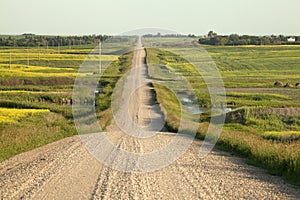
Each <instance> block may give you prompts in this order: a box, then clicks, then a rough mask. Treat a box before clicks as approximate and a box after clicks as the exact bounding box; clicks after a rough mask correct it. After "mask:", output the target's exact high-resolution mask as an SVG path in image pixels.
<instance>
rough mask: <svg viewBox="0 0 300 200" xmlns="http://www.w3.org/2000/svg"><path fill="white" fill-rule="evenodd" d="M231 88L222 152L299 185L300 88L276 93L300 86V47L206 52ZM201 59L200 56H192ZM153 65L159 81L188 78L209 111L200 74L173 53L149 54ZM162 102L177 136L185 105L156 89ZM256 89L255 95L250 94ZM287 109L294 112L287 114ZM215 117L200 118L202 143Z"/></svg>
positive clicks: (152, 72) (151, 51)
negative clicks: (170, 75)
mask: <svg viewBox="0 0 300 200" xmlns="http://www.w3.org/2000/svg"><path fill="white" fill-rule="evenodd" d="M207 50H208V52H209V53H210V55H211V56H212V58H213V59H214V61H215V62H216V64H217V67H218V69H219V70H220V73H221V74H222V76H223V78H224V84H225V87H226V88H227V106H228V107H232V108H233V111H232V112H231V113H229V114H227V117H226V123H225V125H224V130H223V132H222V134H221V136H220V138H219V140H218V147H219V148H222V149H226V150H228V151H230V152H232V153H237V154H239V155H243V156H246V157H247V158H248V162H249V163H251V164H255V165H258V166H262V167H264V168H266V169H268V171H269V172H270V173H272V174H276V175H282V176H284V177H286V178H288V179H289V180H290V181H291V182H293V183H294V184H296V185H300V182H299V177H300V141H299V131H300V119H299V115H298V114H299V110H298V108H299V107H300V102H299V94H300V88H275V87H274V86H273V83H274V82H275V81H282V82H291V83H294V82H299V80H300V70H299V69H300V58H299V57H297V55H298V54H299V52H300V48H299V47H278V46H276V47H273V46H271V47H253V46H251V47H207ZM193 56H196V55H193ZM147 59H148V63H160V64H161V65H163V66H164V67H157V66H155V65H150V68H149V73H150V75H151V77H152V78H153V79H154V80H160V81H162V80H163V78H162V77H166V76H165V75H164V73H165V74H167V73H166V71H171V72H173V73H175V74H180V75H183V76H185V77H186V78H187V79H188V80H189V82H190V83H191V85H192V86H193V88H194V89H196V90H195V93H196V95H197V97H198V101H199V106H200V107H208V108H209V107H210V106H211V102H210V98H209V94H208V93H207V92H206V91H205V83H204V82H203V81H202V79H201V77H200V76H199V75H197V74H196V73H195V69H193V67H192V66H191V65H189V64H188V63H186V62H185V61H184V60H183V59H180V58H176V56H175V55H174V54H172V53H170V52H162V51H160V50H154V49H148V58H147ZM154 86H155V91H156V93H157V100H158V102H159V103H160V104H161V105H162V106H163V107H164V110H165V112H166V113H167V115H166V116H167V119H166V121H167V124H168V127H170V129H171V130H177V129H178V124H179V122H180V103H179V101H178V100H177V98H176V97H175V95H174V94H173V93H172V92H171V91H170V90H168V89H167V88H166V87H164V86H162V85H160V84H158V83H156V84H154ZM249 88H251V89H249ZM285 109H289V110H291V111H293V110H294V111H295V112H290V113H289V114H288V115H287V114H285V112H282V110H283V111H284V110H285ZM209 119H210V117H209V116H208V114H204V115H202V116H201V118H200V120H201V123H200V124H199V129H198V133H197V137H198V138H201V139H203V138H204V137H205V133H206V130H207V127H208V123H209Z"/></svg>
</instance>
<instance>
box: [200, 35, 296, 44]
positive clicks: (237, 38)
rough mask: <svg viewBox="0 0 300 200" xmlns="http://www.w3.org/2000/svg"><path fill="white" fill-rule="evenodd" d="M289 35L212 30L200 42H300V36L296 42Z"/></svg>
mask: <svg viewBox="0 0 300 200" xmlns="http://www.w3.org/2000/svg"><path fill="white" fill-rule="evenodd" d="M288 38H290V37H287V36H284V35H271V36H251V35H238V34H231V35H218V34H217V33H215V32H213V31H210V32H209V33H208V34H207V36H205V37H202V38H200V39H199V43H200V44H207V45H220V46H225V45H226V46H235V45H269V44H300V37H295V42H292V43H291V42H288Z"/></svg>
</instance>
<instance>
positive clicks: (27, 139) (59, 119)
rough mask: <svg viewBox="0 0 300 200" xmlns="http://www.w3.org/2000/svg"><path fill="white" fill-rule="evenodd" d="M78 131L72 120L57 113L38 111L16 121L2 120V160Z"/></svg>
mask: <svg viewBox="0 0 300 200" xmlns="http://www.w3.org/2000/svg"><path fill="white" fill-rule="evenodd" d="M75 132H76V130H75V127H74V124H73V122H72V120H67V119H65V118H64V117H63V116H62V115H60V114H56V113H52V112H51V113H45V112H44V113H37V114H34V115H27V116H26V117H23V118H18V122H17V123H16V122H15V123H13V124H11V123H1V122H0V147H1V148H0V162H1V161H3V160H6V159H8V158H10V157H12V156H14V155H16V154H19V153H21V152H24V151H28V150H31V149H34V148H37V147H40V146H43V145H45V144H48V143H50V142H53V141H56V140H59V139H62V138H65V137H69V136H72V135H74V134H75Z"/></svg>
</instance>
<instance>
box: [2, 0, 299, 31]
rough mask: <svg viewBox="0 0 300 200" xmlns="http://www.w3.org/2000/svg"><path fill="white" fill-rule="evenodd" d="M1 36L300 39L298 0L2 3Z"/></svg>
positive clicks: (37, 0) (24, 0)
mask: <svg viewBox="0 0 300 200" xmlns="http://www.w3.org/2000/svg"><path fill="white" fill-rule="evenodd" d="M0 8H1V11H0V34H21V33H25V32H26V33H36V34H64V35H69V34H79V35H82V34H93V33H95V34H99V33H105V34H120V33H123V32H126V31H130V30H133V29H138V28H147V27H159V28H163V29H170V30H175V31H177V32H179V33H184V34H186V33H193V34H196V35H202V34H205V33H207V32H208V31H209V30H214V31H215V32H217V33H219V34H228V33H239V34H258V35H268V34H285V35H300V23H299V22H300V11H299V8H300V0H285V1H283V0H147V1H146V0H106V1H104V0H0Z"/></svg>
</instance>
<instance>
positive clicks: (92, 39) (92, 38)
mask: <svg viewBox="0 0 300 200" xmlns="http://www.w3.org/2000/svg"><path fill="white" fill-rule="evenodd" d="M109 37H110V36H107V35H85V36H42V35H34V34H23V35H21V36H4V35H3V36H0V46H11V47H34V46H71V45H89V44H98V43H99V41H104V40H106V39H108V38H109Z"/></svg>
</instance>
